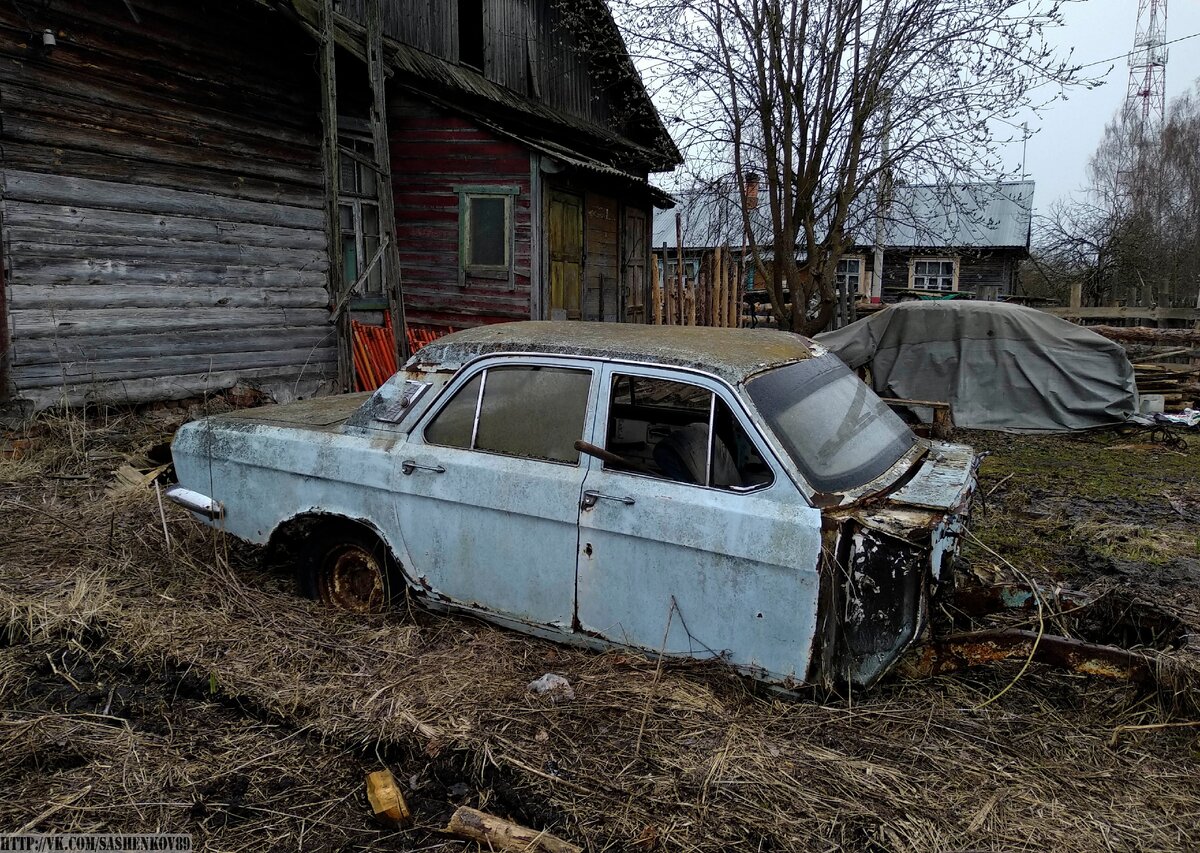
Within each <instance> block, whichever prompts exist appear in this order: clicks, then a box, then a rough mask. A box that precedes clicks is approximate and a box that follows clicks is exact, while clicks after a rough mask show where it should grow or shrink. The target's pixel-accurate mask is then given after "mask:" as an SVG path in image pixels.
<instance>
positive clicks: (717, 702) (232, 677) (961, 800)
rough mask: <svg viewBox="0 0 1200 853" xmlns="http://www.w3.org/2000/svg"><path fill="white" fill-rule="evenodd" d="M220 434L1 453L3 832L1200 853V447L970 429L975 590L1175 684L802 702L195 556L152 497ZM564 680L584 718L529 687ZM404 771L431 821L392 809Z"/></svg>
mask: <svg viewBox="0 0 1200 853" xmlns="http://www.w3.org/2000/svg"><path fill="white" fill-rule="evenodd" d="M192 414H195V411H192V412H188V411H182V410H171V409H165V410H157V411H154V412H149V413H141V414H138V415H133V414H120V413H109V414H108V415H105V416H97V417H96V418H94V419H91V420H84V419H82V418H79V417H77V416H76V417H57V418H43V419H42V420H41V421H39V422H38V423H36V424H33V425H31V427H30V430H29V432H28V437H29V438H31V439H32V442H33V443H32V445H31V447H29V448H28V450H27V452H26V454H25V455H24V457H23V458H20V459H15V460H14V459H7V460H0V831H12V830H17V829H26V830H29V829H36V830H39V831H67V830H74V831H84V830H91V831H152V830H163V831H177V832H189V833H192V834H193V836H194V837H195V839H196V841H197V842H198V846H199V847H202V848H204V849H211V850H275V849H278V850H364V849H379V850H461V849H465V846H464V845H463V844H462V843H461V842H458V841H455V840H452V839H449V838H447V837H446V836H444V835H443V834H441V833H440V832H439V829H440V828H441V827H442V826H444V824H445V821H446V819H447V817H448V815H449V814H450V812H451V811H452V810H453V809H454V808H455V807H456V806H457V805H460V804H469V805H473V806H476V807H479V808H482V809H484V810H487V811H491V812H494V813H496V814H500V815H503V816H505V817H509V818H511V819H514V820H517V821H519V822H522V823H525V824H527V825H531V826H534V827H536V828H538V829H542V828H545V829H548V830H550V831H552V832H554V833H556V834H558V835H560V836H562V837H564V838H569V839H571V840H573V841H575V842H576V843H579V844H581V845H583V846H584V847H585V848H586V849H589V850H626V849H635V850H653V849H659V850H711V851H725V850H745V851H766V850H846V851H951V850H1045V849H1057V850H1071V851H1073V850H1079V851H1084V850H1089V851H1090V850H1135V849H1137V850H1141V849H1157V850H1194V849H1198V848H1200V821H1198V818H1200V725H1197V721H1198V720H1200V715H1198V712H1197V705H1198V704H1200V703H1197V702H1196V694H1195V691H1194V688H1193V686H1192V685H1193V681H1192V680H1191V678H1192V674H1193V673H1194V672H1196V671H1197V668H1196V659H1197V656H1198V652H1197V645H1200V526H1198V525H1197V524H1196V518H1197V514H1198V511H1200V436H1196V437H1195V438H1194V439H1193V441H1192V447H1191V448H1189V449H1187V450H1184V451H1178V450H1172V449H1168V448H1165V447H1163V446H1162V445H1159V444H1151V443H1148V442H1147V440H1146V439H1147V437H1146V436H1144V435H1117V434H1113V433H1101V434H1089V435H1087V436H1082V437H1066V438H1064V437H1015V436H1004V435H998V434H983V433H979V434H968V433H963V434H960V436H959V438H960V439H961V440H965V441H967V442H968V443H972V444H974V445H976V446H977V447H979V448H980V449H986V450H989V451H991V454H992V455H991V456H990V457H989V458H988V459H987V460H986V462H985V463H984V465H983V468H982V469H981V488H980V494H981V497H982V501H981V503H980V505H979V506H977V508H976V512H975V518H974V522H973V528H972V529H973V535H974V537H976V538H975V539H974V541H972V542H970V543H969V546H968V548H967V551H966V554H965V556H964V560H963V561H962V564H961V566H960V570H961V572H962V576H963V581H964V582H965V583H981V582H985V581H987V582H990V581H994V580H1010V581H1012V580H1016V581H1020V578H1021V576H1022V575H1025V576H1028V577H1030V578H1036V579H1038V580H1039V581H1040V582H1042V583H1044V584H1047V585H1048V586H1053V585H1055V584H1066V585H1070V586H1073V587H1077V588H1082V589H1086V590H1088V591H1089V592H1091V593H1092V594H1093V595H1094V596H1095V597H1096V598H1097V599H1098V600H1099V601H1100V602H1101V604H1099V605H1097V606H1096V607H1095V608H1093V609H1092V611H1090V612H1089V613H1088V614H1087V615H1085V616H1080V617H1076V618H1072V619H1070V620H1060V619H1057V618H1056V617H1055V616H1054V614H1053V613H1045V614H1043V622H1044V625H1043V627H1045V628H1046V629H1047V630H1067V631H1071V632H1074V633H1075V634H1076V635H1078V636H1084V637H1087V638H1088V639H1093V640H1100V641H1105V640H1108V641H1117V642H1122V643H1125V644H1140V645H1139V647H1141V648H1143V649H1144V650H1145V652H1146V653H1147V654H1148V655H1150V656H1151V657H1152V658H1153V659H1154V661H1155V664H1156V666H1157V667H1158V668H1159V670H1160V672H1161V674H1162V680H1161V682H1160V683H1159V684H1157V685H1156V686H1154V687H1150V688H1147V687H1140V686H1136V685H1129V684H1125V683H1113V682H1107V681H1100V680H1096V679H1091V678H1088V677H1085V676H1081V675H1078V674H1075V673H1070V672H1059V671H1054V670H1050V669H1047V668H1044V667H1042V666H1040V665H1037V664H1034V665H1030V666H1023V665H1022V662H1021V661H1015V662H1010V663H1006V664H1002V665H999V666H995V667H990V668H987V669H983V670H974V671H971V672H967V673H959V674H955V675H948V676H942V677H938V678H933V679H909V678H905V677H903V676H896V677H894V678H892V679H891V680H889V681H888V682H887V683H885V684H883V685H881V686H880V687H879V688H877V689H876V690H874V691H872V692H871V693H870V694H868V695H864V696H851V697H831V696H809V697H805V698H802V699H798V700H796V699H781V698H779V697H777V696H773V695H769V694H764V693H762V692H760V691H758V690H756V689H754V688H753V687H752V686H751V685H749V684H748V683H747V682H745V681H744V680H742V679H740V678H737V677H735V676H732V675H730V674H729V673H728V672H726V671H725V670H723V669H722V668H721V667H720V666H719V665H713V664H706V665H685V664H670V665H667V666H665V667H662V668H660V667H658V666H657V665H656V663H655V662H654V661H651V660H646V659H644V658H641V657H638V656H635V655H628V654H620V653H615V652H614V653H609V654H595V653H589V652H582V651H577V650H571V649H566V648H562V647H558V646H555V645H553V644H550V643H546V642H542V641H538V640H532V639H528V638H525V637H521V636H518V635H515V634H512V633H510V632H506V631H503V630H500V629H496V628H493V627H490V626H487V625H483V624H480V623H477V622H473V621H471V620H466V619H457V618H449V617H444V616H434V615H430V614H425V613H421V612H419V611H410V612H396V613H391V614H387V615H384V616H377V617H352V616H341V615H336V614H330V613H325V612H322V611H321V610H320V609H319V608H318V607H316V606H315V605H313V604H311V603H310V602H307V601H304V600H302V599H300V598H298V597H297V596H296V595H295V592H294V590H293V588H292V584H291V582H290V579H289V578H288V577H286V575H281V574H279V573H277V572H272V571H269V570H266V569H264V568H263V567H262V565H261V562H260V559H259V558H260V554H258V553H257V551H256V550H255V549H252V548H248V547H244V546H241V545H239V544H238V543H236V542H231V541H228V540H226V539H224V538H222V537H221V536H219V535H217V534H214V533H212V532H211V531H208V530H206V529H204V528H202V527H200V526H199V525H197V524H195V523H194V522H193V521H192V520H191V519H189V518H188V517H186V516H185V515H184V514H183V513H182V512H180V511H177V510H175V509H173V508H171V507H170V506H168V507H167V508H166V510H165V515H166V527H167V534H169V536H170V545H169V546H168V544H167V541H166V537H165V535H164V531H163V521H162V519H161V517H160V514H159V508H158V503H157V500H156V497H155V493H154V491H153V489H152V488H150V487H147V486H146V485H145V483H144V482H141V481H139V477H138V474H139V473H140V472H148V474H153V473H154V472H155V470H156V465H157V463H158V462H159V461H161V457H160V455H159V451H158V450H157V449H156V445H157V444H158V443H160V442H161V441H163V440H164V439H165V438H166V437H168V436H169V434H170V432H171V430H172V429H173V428H174V426H176V425H177V423H178V422H180V421H181V420H182V419H184V418H186V417H188V416H190V415H192ZM118 472H123V475H122V476H118ZM1029 619H1030V616H1029V615H1028V614H1025V615H1023V616H1017V617H1012V618H1011V619H1010V620H1009V621H1010V622H1012V623H1015V622H1021V621H1025V622H1026V623H1028V621H1029ZM939 620H941V621H942V622H943V623H949V622H950V621H954V622H955V623H957V624H959V625H960V627H964V626H965V627H977V625H975V624H974V623H971V622H970V620H968V619H965V617H963V616H962V614H959V613H954V612H950V611H948V610H943V611H942V612H941V613H940V614H939ZM545 672H558V673H561V674H563V675H564V676H566V677H567V678H568V679H569V680H570V681H571V683H572V685H573V687H574V689H575V692H576V698H575V699H574V700H573V701H569V702H559V703H551V702H549V701H548V700H545V699H541V698H536V697H532V696H530V695H529V694H527V692H526V690H525V686H526V684H528V683H529V682H530V681H531V680H533V679H534V678H536V677H538V676H540V675H541V674H543V673H545ZM379 767H388V768H390V769H391V770H393V772H394V773H395V774H396V777H397V778H398V780H400V784H401V787H402V788H403V790H404V793H405V794H406V796H407V797H408V798H409V801H410V803H411V805H412V807H413V810H414V812H415V814H416V818H417V823H416V825H415V826H414V827H413V828H411V829H406V830H402V831H398V832H397V831H394V830H389V829H386V828H383V827H380V826H379V825H377V824H376V823H375V822H374V821H373V820H372V819H371V817H370V812H369V809H368V806H367V802H366V797H365V792H364V786H363V777H364V775H365V774H366V773H367V772H369V771H371V770H374V769H377V768H379Z"/></svg>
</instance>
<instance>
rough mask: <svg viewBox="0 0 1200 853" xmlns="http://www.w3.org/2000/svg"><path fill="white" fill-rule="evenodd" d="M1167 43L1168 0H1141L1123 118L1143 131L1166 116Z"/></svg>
mask: <svg viewBox="0 0 1200 853" xmlns="http://www.w3.org/2000/svg"><path fill="white" fill-rule="evenodd" d="M1166 44H1167V0H1138V17H1137V30H1136V31H1135V32H1134V36H1133V52H1132V53H1131V54H1129V89H1128V91H1127V92H1126V95H1125V115H1124V119H1125V121H1126V122H1131V123H1135V124H1136V125H1137V127H1138V129H1140V130H1142V131H1146V130H1148V129H1149V128H1150V127H1154V126H1161V125H1162V122H1163V119H1164V117H1165V115H1166V110H1167V47H1166Z"/></svg>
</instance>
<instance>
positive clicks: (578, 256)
mask: <svg viewBox="0 0 1200 853" xmlns="http://www.w3.org/2000/svg"><path fill="white" fill-rule="evenodd" d="M549 219H550V300H549V317H550V319H551V320H579V319H581V318H582V316H583V313H582V310H581V308H582V305H581V303H582V296H583V199H582V198H580V197H579V196H577V195H571V194H570V193H563V192H558V191H553V192H551V193H550V217H549Z"/></svg>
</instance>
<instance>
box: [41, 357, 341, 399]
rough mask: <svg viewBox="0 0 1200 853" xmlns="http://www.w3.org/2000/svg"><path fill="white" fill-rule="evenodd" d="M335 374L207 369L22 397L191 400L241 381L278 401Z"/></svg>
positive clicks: (315, 388) (326, 383)
mask: <svg viewBox="0 0 1200 853" xmlns="http://www.w3.org/2000/svg"><path fill="white" fill-rule="evenodd" d="M329 373H330V371H327V370H324V369H318V370H312V371H309V370H305V369H303V366H301V367H297V366H295V365H285V366H282V367H266V368H246V369H239V370H221V371H215V370H201V371H196V372H190V373H185V374H179V375H176V376H156V377H149V378H139V379H121V380H118V381H115V382H97V381H88V382H81V383H76V384H71V385H65V386H58V385H54V386H48V387H46V388H40V389H39V388H31V389H22V391H21V397H22V399H26V400H28V401H29V402H30V403H31V404H32V405H33V407H34V408H35V409H46V408H49V407H51V406H58V405H64V404H65V405H68V406H82V405H85V404H88V403H96V402H106V403H120V404H129V403H145V402H149V401H153V400H185V399H187V398H189V397H197V396H200V395H201V394H204V395H208V394H213V393H215V392H217V391H221V390H223V389H226V388H232V387H233V386H234V385H237V384H238V383H246V384H249V385H251V386H252V387H255V388H260V389H262V390H263V391H264V392H266V393H267V395H268V396H269V397H271V398H272V399H280V400H289V399H295V397H296V396H297V395H299V396H301V397H304V396H311V395H313V394H314V393H317V392H319V391H322V390H328V389H329V387H330V386H331V385H332V384H333V382H332V380H331V379H330V378H329Z"/></svg>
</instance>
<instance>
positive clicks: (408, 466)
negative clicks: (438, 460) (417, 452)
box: [400, 459, 446, 474]
mask: <svg viewBox="0 0 1200 853" xmlns="http://www.w3.org/2000/svg"><path fill="white" fill-rule="evenodd" d="M400 470H401V471H403V472H404V473H405V474H411V473H412V472H413V471H431V472H433V473H434V474H445V473H446V469H445V468H443V467H442V466H441V465H418V464H417V463H416V462H414V461H413V460H411V459H405V460H404V461H403V462H401V463H400Z"/></svg>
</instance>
